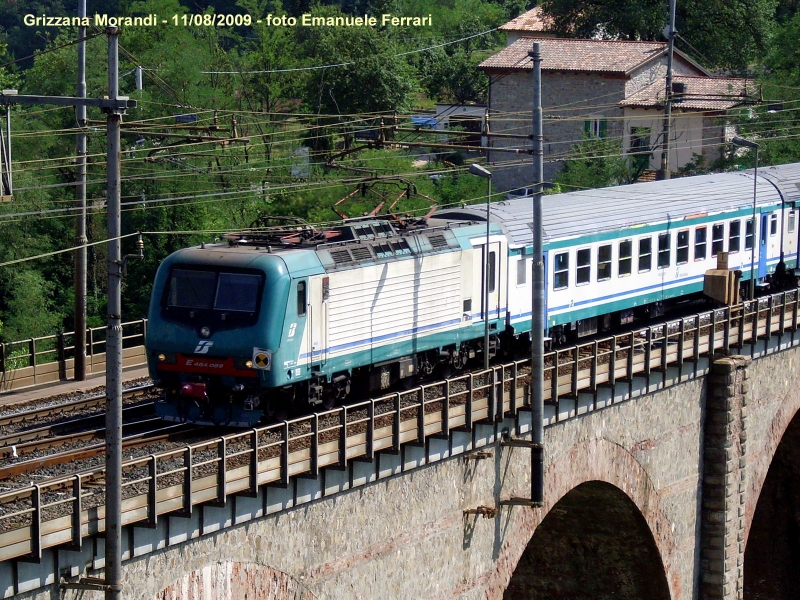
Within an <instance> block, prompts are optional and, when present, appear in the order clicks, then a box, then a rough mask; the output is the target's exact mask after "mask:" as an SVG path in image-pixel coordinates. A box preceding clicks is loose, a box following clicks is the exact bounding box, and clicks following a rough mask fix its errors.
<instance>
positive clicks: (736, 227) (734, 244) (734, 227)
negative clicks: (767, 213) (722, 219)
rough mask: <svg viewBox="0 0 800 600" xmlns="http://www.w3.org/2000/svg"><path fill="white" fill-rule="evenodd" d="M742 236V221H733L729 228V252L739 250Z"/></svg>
mask: <svg viewBox="0 0 800 600" xmlns="http://www.w3.org/2000/svg"><path fill="white" fill-rule="evenodd" d="M741 236H742V222H741V221H731V225H730V228H729V229H728V252H738V251H739V244H740V243H741Z"/></svg>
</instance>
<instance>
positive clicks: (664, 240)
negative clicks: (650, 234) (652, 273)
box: [658, 233, 672, 269]
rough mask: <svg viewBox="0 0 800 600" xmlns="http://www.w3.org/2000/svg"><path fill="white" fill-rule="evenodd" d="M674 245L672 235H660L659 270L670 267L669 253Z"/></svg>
mask: <svg viewBox="0 0 800 600" xmlns="http://www.w3.org/2000/svg"><path fill="white" fill-rule="evenodd" d="M671 245H672V235H671V234H669V233H659V234H658V268H659V269H666V268H667V267H668V266H669V261H670V257H669V251H670V246H671Z"/></svg>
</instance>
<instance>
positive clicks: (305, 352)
mask: <svg viewBox="0 0 800 600" xmlns="http://www.w3.org/2000/svg"><path fill="white" fill-rule="evenodd" d="M490 234H491V235H490V238H489V242H490V245H491V247H490V250H489V257H488V258H489V261H490V262H489V265H490V269H491V273H490V274H489V275H490V278H491V280H492V285H491V286H490V290H489V293H488V297H484V296H483V293H484V292H483V286H482V285H481V282H482V281H483V277H482V273H483V271H482V269H483V267H484V262H485V261H484V258H483V251H484V248H483V246H485V244H486V226H485V224H482V225H474V224H456V225H454V226H447V225H445V226H440V227H434V228H431V227H427V226H416V227H411V226H408V224H405V225H403V226H399V225H398V223H397V222H395V223H392V222H390V221H387V220H383V219H368V220H362V221H351V222H346V223H343V224H341V225H339V226H337V227H335V228H332V229H329V230H327V231H321V232H320V231H315V230H313V229H311V228H308V227H305V226H302V225H297V226H294V227H288V228H283V229H281V230H275V229H271V230H270V229H263V230H250V231H247V232H244V233H241V234H235V235H230V236H228V238H229V239H227V240H226V241H224V242H223V243H217V244H204V245H201V246H199V247H194V248H187V249H184V250H179V251H178V252H175V253H174V254H172V255H170V256H169V257H167V259H166V260H165V261H164V262H163V263H162V265H161V266H160V267H159V269H158V273H157V275H156V279H155V284H154V287H153V292H152V299H151V306H150V314H149V327H148V335H147V352H148V364H149V369H150V373H151V377H152V378H153V379H154V380H155V381H157V382H158V385H160V386H161V387H162V388H164V390H165V392H166V396H165V401H163V402H159V403H157V405H156V409H157V412H158V414H159V415H160V416H161V417H162V418H164V419H167V420H172V421H182V422H183V421H186V422H193V423H200V424H209V425H214V424H216V425H232V426H253V425H255V424H257V423H258V422H259V421H261V420H262V419H263V418H264V417H265V416H266V417H271V418H276V417H283V416H285V415H286V414H289V413H290V412H291V411H292V409H293V408H294V409H296V410H305V411H308V410H311V409H312V408H314V407H321V408H326V407H331V406H333V405H334V404H335V403H336V402H337V401H340V400H342V399H343V398H345V397H346V396H347V395H348V394H349V393H350V390H351V387H352V386H358V388H359V389H360V390H385V389H388V388H390V387H391V386H394V385H396V384H398V383H402V382H406V383H408V384H412V383H414V382H416V381H417V378H418V377H420V376H423V375H426V374H427V375H429V374H431V373H432V372H433V370H434V369H436V368H448V369H459V368H462V367H463V366H464V365H465V364H466V362H467V360H468V359H469V358H470V357H474V356H476V353H478V352H481V351H482V350H483V348H482V345H483V336H484V317H485V313H486V311H487V310H488V313H489V314H488V317H489V319H490V322H491V327H492V333H493V335H492V338H491V340H492V346H493V348H494V347H496V343H497V335H498V332H499V331H500V330H502V328H503V327H505V305H506V297H505V296H506V290H505V288H504V286H503V285H501V269H503V268H505V263H504V261H505V258H504V257H505V256H506V255H507V248H506V243H507V242H506V238H505V236H504V235H503V234H502V231H501V230H500V228H499V227H498V226H496V225H493V226H492V230H491V232H490ZM487 305H488V308H487Z"/></svg>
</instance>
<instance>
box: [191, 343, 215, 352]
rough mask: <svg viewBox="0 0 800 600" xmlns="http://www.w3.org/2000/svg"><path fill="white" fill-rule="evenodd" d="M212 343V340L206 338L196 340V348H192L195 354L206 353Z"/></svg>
mask: <svg viewBox="0 0 800 600" xmlns="http://www.w3.org/2000/svg"><path fill="white" fill-rule="evenodd" d="M213 345H214V342H210V341H208V340H198V342H197V348H195V349H194V353H195V354H208V351H209V350H210V349H211V346H213Z"/></svg>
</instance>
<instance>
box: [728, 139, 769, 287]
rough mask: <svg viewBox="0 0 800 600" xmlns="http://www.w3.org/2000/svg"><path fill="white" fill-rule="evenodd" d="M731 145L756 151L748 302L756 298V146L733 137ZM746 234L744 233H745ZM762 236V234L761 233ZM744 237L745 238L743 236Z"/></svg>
mask: <svg viewBox="0 0 800 600" xmlns="http://www.w3.org/2000/svg"><path fill="white" fill-rule="evenodd" d="M731 144H733V145H734V146H739V147H740V148H753V149H754V150H755V151H756V168H755V170H754V171H753V243H752V244H751V245H750V300H753V299H754V298H755V297H756V271H755V265H756V243H757V241H758V236H757V235H756V231H757V228H756V186H757V184H758V144H757V143H755V142H751V141H750V140H746V139H744V138H740V137H738V136H737V137H735V138H733V139H732V140H731ZM745 234H746V232H745ZM762 235H763V233H762ZM745 237H747V236H746V235H745Z"/></svg>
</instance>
